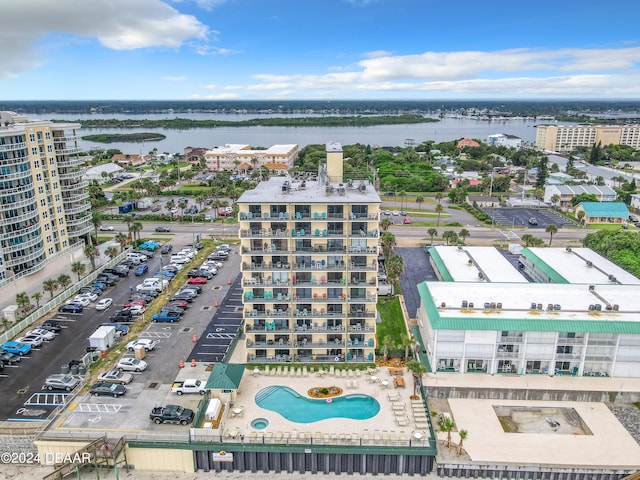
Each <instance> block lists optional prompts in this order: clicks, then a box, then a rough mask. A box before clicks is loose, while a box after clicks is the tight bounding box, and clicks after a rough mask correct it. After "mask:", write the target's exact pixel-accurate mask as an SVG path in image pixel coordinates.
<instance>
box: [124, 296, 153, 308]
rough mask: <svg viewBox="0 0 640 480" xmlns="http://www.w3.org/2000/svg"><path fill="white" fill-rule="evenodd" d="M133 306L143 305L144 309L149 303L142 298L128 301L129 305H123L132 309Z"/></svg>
mask: <svg viewBox="0 0 640 480" xmlns="http://www.w3.org/2000/svg"><path fill="white" fill-rule="evenodd" d="M133 305H141V306H143V307H146V306H147V302H145V301H144V300H142V299H141V298H132V299H131V300H128V301H127V303H125V304H124V305H123V307H124V308H130V307H132V306H133Z"/></svg>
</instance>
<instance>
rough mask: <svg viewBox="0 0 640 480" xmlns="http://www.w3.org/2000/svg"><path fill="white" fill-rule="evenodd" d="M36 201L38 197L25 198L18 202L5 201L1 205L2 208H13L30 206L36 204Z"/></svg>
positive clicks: (0, 208)
mask: <svg viewBox="0 0 640 480" xmlns="http://www.w3.org/2000/svg"><path fill="white" fill-rule="evenodd" d="M3 193H4V192H3ZM36 202H37V198H36V197H30V198H24V199H22V200H18V201H17V202H11V203H8V202H7V203H3V204H2V205H1V206H0V210H13V209H15V208H21V207H28V206H29V205H34V204H35V203H36Z"/></svg>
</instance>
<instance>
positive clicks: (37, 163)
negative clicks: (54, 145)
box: [33, 160, 40, 168]
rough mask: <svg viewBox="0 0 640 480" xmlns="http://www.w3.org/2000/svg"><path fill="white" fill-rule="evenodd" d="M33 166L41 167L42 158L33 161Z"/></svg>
mask: <svg viewBox="0 0 640 480" xmlns="http://www.w3.org/2000/svg"><path fill="white" fill-rule="evenodd" d="M33 168H40V160H36V161H34V162H33Z"/></svg>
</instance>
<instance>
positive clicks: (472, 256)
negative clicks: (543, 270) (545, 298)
mask: <svg viewBox="0 0 640 480" xmlns="http://www.w3.org/2000/svg"><path fill="white" fill-rule="evenodd" d="M433 249H434V250H436V252H437V254H438V255H439V256H440V258H441V259H442V261H443V262H444V264H445V266H446V268H447V270H448V271H449V274H450V275H451V277H452V278H453V281H454V282H503V283H521V282H524V283H526V282H527V281H528V280H527V279H526V278H525V277H524V276H523V275H522V274H521V273H520V272H519V271H518V269H517V268H516V267H514V266H513V265H512V264H511V263H510V262H509V261H508V260H507V259H506V258H505V257H504V256H503V255H502V254H501V253H500V252H499V251H498V250H497V249H496V248H493V247H456V246H452V247H442V246H438V247H433ZM481 274H482V275H481Z"/></svg>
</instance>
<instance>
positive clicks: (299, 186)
mask: <svg viewBox="0 0 640 480" xmlns="http://www.w3.org/2000/svg"><path fill="white" fill-rule="evenodd" d="M285 182H288V187H289V188H285V187H286V184H285ZM360 185H364V188H363V189H360V188H358V187H359V186H360ZM328 187H330V188H329V190H328V189H327V188H328ZM280 202H281V203H306V204H311V203H319V204H328V203H355V204H357V203H363V204H364V203H380V196H379V195H378V193H377V192H376V191H375V189H374V188H373V185H371V183H369V182H367V181H365V182H364V183H363V182H361V181H360V180H355V181H354V182H353V184H352V186H351V187H350V186H349V184H348V182H345V183H341V184H337V183H333V184H329V185H327V184H326V183H325V182H322V181H317V180H306V181H303V180H294V179H293V178H292V177H289V176H284V177H272V178H270V179H269V180H267V181H264V182H260V183H259V184H258V185H257V186H256V188H254V189H253V190H247V191H245V192H244V193H243V194H242V195H241V196H240V198H239V199H238V203H240V204H243V203H270V204H274V203H280ZM369 213H373V212H369Z"/></svg>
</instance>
